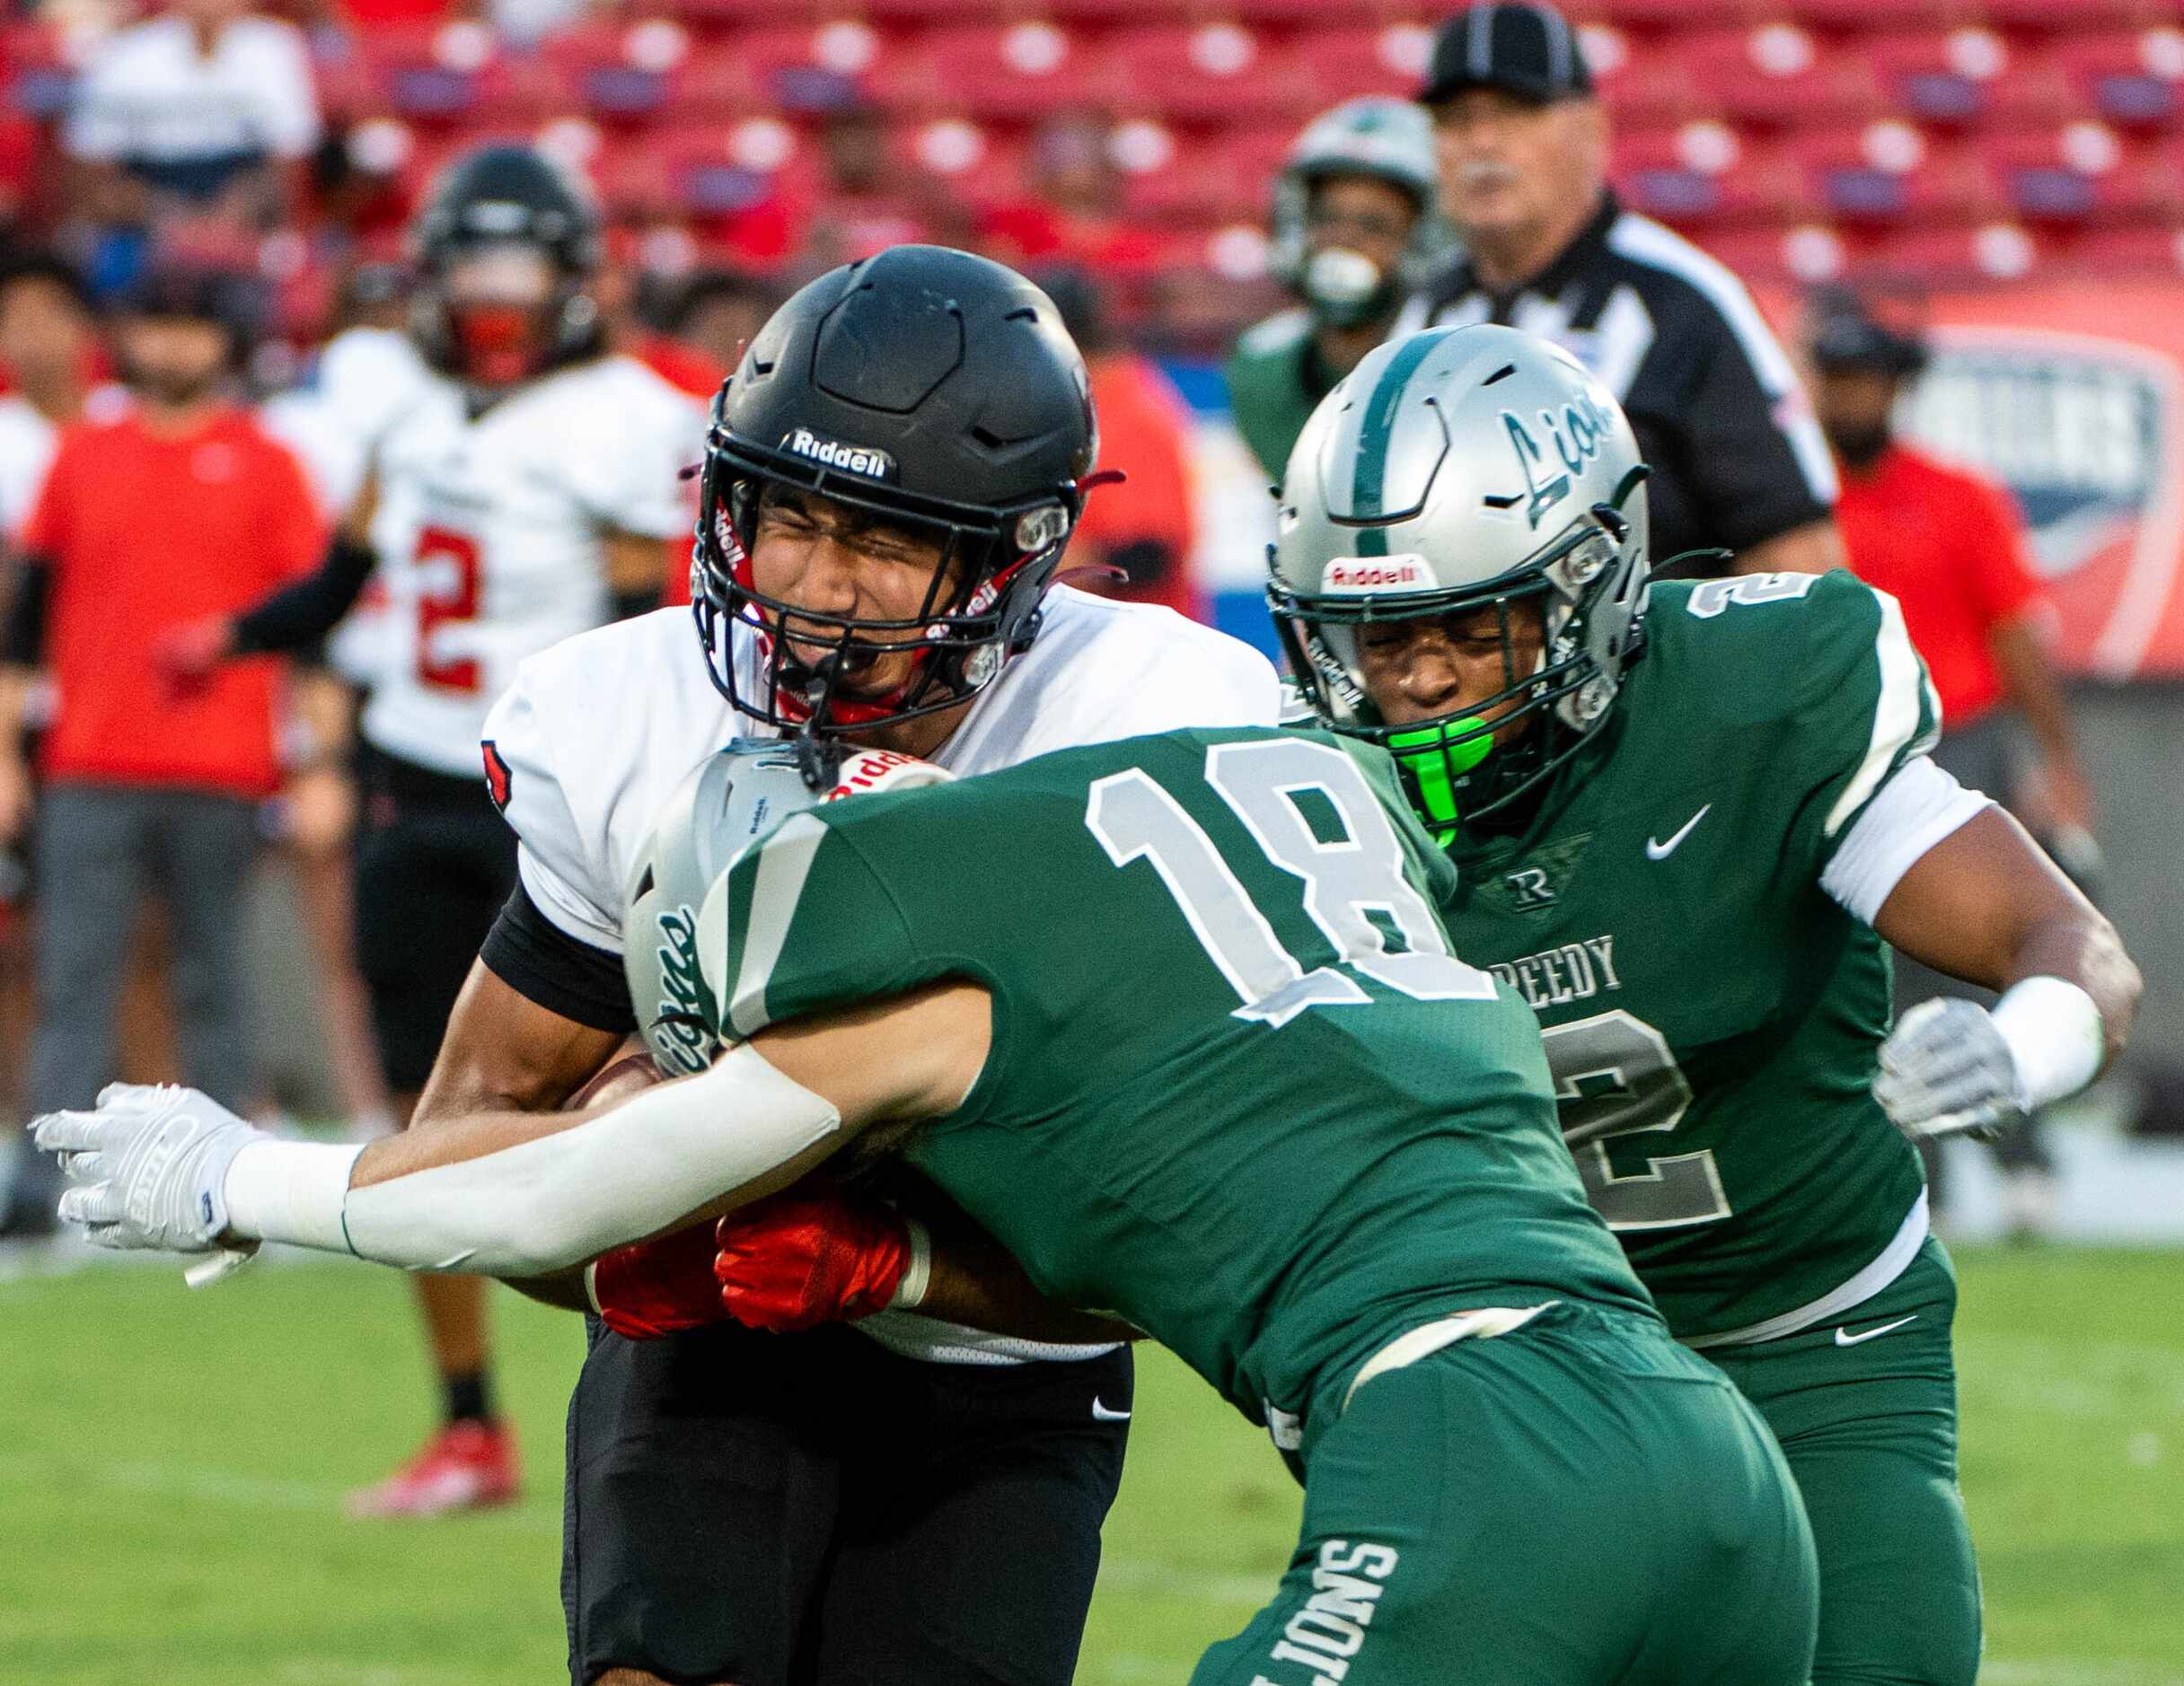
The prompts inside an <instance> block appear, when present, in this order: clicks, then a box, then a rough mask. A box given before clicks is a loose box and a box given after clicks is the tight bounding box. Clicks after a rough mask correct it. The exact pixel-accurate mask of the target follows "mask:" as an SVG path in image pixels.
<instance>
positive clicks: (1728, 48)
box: [1677, 23, 1879, 127]
mask: <svg viewBox="0 0 2184 1686" xmlns="http://www.w3.org/2000/svg"><path fill="white" fill-rule="evenodd" d="M1677 50H1678V52H1679V56H1680V57H1682V58H1683V61H1684V65H1685V68H1686V72H1687V74H1688V75H1689V76H1690V78H1691V82H1692V83H1693V84H1694V85H1695V87H1696V88H1697V89H1698V90H1699V91H1700V92H1702V94H1703V95H1704V97H1705V98H1706V100H1707V101H1710V102H1711V103H1712V104H1713V105H1714V106H1715V107H1716V109H1718V110H1722V112H1724V113H1726V114H1727V115H1728V116H1730V117H1731V118H1733V119H1736V120H1737V121H1739V122H1740V123H1748V124H1762V125H1766V126H1767V127H1792V126H1805V127H1818V126H1824V125H1827V124H1832V123H1841V122H1846V121H1849V120H1852V119H1857V118H1861V117H1866V116H1870V115H1871V114H1872V113H1873V111H1874V110H1876V108H1877V106H1878V104H1879V95H1878V92H1877V90H1876V88H1875V86H1874V83H1873V80H1872V76H1871V72H1870V71H1869V70H1868V69H1867V67H1866V65H1865V62H1864V59H1863V56H1862V55H1861V54H1860V53H1859V52H1858V51H1857V50H1856V49H1855V48H1847V49H1845V48H1840V47H1836V46H1834V45H1831V44H1830V43H1829V42H1828V41H1827V40H1826V39H1825V38H1823V37H1821V36H1818V35H1814V34H1812V33H1810V31H1805V30H1801V29H1799V28H1797V27H1796V26H1795V25H1794V24H1789V23H1769V24H1765V25H1762V26H1761V27H1760V28H1758V29H1755V30H1733V31H1721V32H1717V33H1713V34H1708V35H1701V36H1695V37H1692V38H1690V39H1689V40H1686V41H1685V42H1684V43H1683V44H1682V46H1681V47H1680V48H1678V49H1677Z"/></svg>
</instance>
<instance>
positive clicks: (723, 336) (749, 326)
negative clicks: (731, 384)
mask: <svg viewBox="0 0 2184 1686" xmlns="http://www.w3.org/2000/svg"><path fill="white" fill-rule="evenodd" d="M781 296H782V295H781V292H780V289H779V288H778V287H776V286H774V285H772V284H771V283H770V282H768V281H765V280H764V279H762V278H761V277H757V276H752V275H744V274H741V273H740V272H738V271H736V270H734V269H693V270H692V271H691V273H690V274H689V275H687V276H685V277H683V278H682V285H680V286H679V287H678V288H677V289H676V291H675V295H674V301H673V303H671V304H670V305H669V306H668V308H667V312H666V317H665V322H664V323H663V326H664V327H665V329H666V330H667V332H668V333H670V334H671V335H673V336H674V338H675V339H676V340H678V341H679V342H681V343H682V345H685V346H689V347H692V348H693V349H694V350H696V351H697V352H698V353H700V355H701V356H704V357H705V359H706V360H707V361H708V362H709V363H710V364H712V366H713V367H714V368H716V369H718V371H719V373H718V375H716V376H715V377H714V380H713V389H714V390H717V389H718V387H719V385H720V382H722V381H723V380H726V379H727V373H728V371H729V370H731V369H733V368H734V367H735V365H736V364H738V363H740V362H742V361H743V355H744V347H745V346H747V345H749V344H750V343H751V341H752V338H753V336H755V335H756V334H757V332H758V330H759V329H761V328H762V327H763V326H764V325H765V321H766V319H767V318H768V317H769V316H771V315H772V314H773V312H774V311H775V310H776V309H777V308H779V305H780V303H781ZM703 396H704V397H705V398H706V399H707V400H711V398H712V396H713V391H712V390H709V391H706V392H705V393H704V395H703Z"/></svg>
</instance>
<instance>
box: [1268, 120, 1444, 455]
mask: <svg viewBox="0 0 2184 1686" xmlns="http://www.w3.org/2000/svg"><path fill="white" fill-rule="evenodd" d="M1433 195H1434V178H1433V131H1432V128H1431V126H1430V125H1429V124H1428V123H1427V121H1426V118H1425V113H1424V112H1423V111H1422V110H1419V109H1418V107H1416V106H1414V105H1413V104H1411V103H1410V102H1409V101H1404V100H1383V99H1368V100H1352V101H1349V103H1347V104H1345V105H1339V106H1337V107H1335V109H1334V110H1332V111H1329V112H1327V113H1325V115H1324V116H1321V117H1319V118H1317V119H1314V121H1313V122H1312V123H1311V124H1310V125H1309V126H1308V127H1307V128H1306V129H1305V131H1304V133H1303V134H1302V135H1300V136H1298V140H1297V145H1295V147H1294V148H1292V149H1291V151H1290V156H1289V162H1288V163H1287V164H1285V165H1284V166H1283V168H1282V171H1281V179H1280V180H1278V181H1276V183H1275V184H1274V244H1273V260H1272V268H1273V271H1274V273H1275V275H1276V276H1277V277H1280V279H1281V281H1282V283H1283V284H1284V285H1286V286H1288V288H1289V289H1290V292H1292V293H1294V294H1296V295H1297V296H1298V297H1299V299H1301V300H1302V301H1303V302H1304V303H1303V307H1302V308H1301V309H1299V310H1290V311H1284V312H1281V314H1280V315H1279V316H1270V317H1268V318H1267V319H1266V320H1265V321H1263V322H1260V323H1259V324H1257V325H1256V326H1255V327H1253V328H1251V329H1246V332H1245V334H1244V337H1243V338H1241V339H1240V340H1238V341H1237V347H1236V350H1235V352H1234V354H1233V355H1231V356H1230V357H1229V359H1228V367H1227V370H1226V371H1225V373H1227V375H1228V401H1229V404H1230V406H1231V407H1232V408H1233V409H1234V411H1235V413H1236V425H1237V429H1238V431H1239V432H1241V433H1242V434H1243V435H1244V441H1245V443H1246V444H1248V445H1249V446H1250V447H1251V450H1252V454H1253V455H1255V457H1257V458H1258V459H1259V463H1260V466H1261V467H1263V468H1264V469H1265V470H1266V472H1267V476H1268V478H1269V479H1274V480H1279V479H1281V474H1282V470H1283V469H1284V468H1285V467H1286V466H1287V465H1288V462H1289V457H1290V446H1291V445H1293V444H1295V443H1297V435H1299V434H1300V433H1302V432H1303V431H1304V425H1305V423H1306V422H1307V421H1308V420H1309V419H1310V418H1311V415H1312V411H1313V408H1315V407H1316V406H1317V404H1318V402H1319V400H1321V399H1323V398H1325V396H1326V395H1327V394H1328V393H1329V392H1331V391H1334V383H1335V382H1337V381H1339V380H1341V379H1342V378H1343V376H1344V375H1345V374H1348V373H1350V372H1351V370H1352V369H1354V368H1356V367H1357V365H1358V364H1359V363H1360V361H1361V360H1362V359H1363V357H1364V356H1365V354H1366V353H1367V352H1369V351H1370V350H1371V349H1372V348H1373V347H1375V346H1377V345H1378V344H1379V343H1380V342H1381V341H1382V340H1383V339H1385V338H1387V330H1388V327H1389V325H1390V324H1391V323H1392V322H1394V321H1395V320H1396V312H1398V311H1400V310H1401V309H1402V308H1403V301H1404V296H1405V292H1406V290H1407V289H1409V288H1412V287H1416V286H1419V285H1422V284H1423V282H1424V281H1425V280H1426V278H1427V276H1428V273H1429V272H1430V271H1431V269H1432V268H1434V267H1436V266H1437V265H1438V264H1439V262H1440V260H1441V259H1442V258H1443V257H1444V256H1445V255H1446V254H1445V248H1446V246H1447V243H1448V240H1447V228H1446V224H1443V223H1442V222H1441V221H1440V217H1439V216H1438V215H1435V213H1434V208H1433Z"/></svg>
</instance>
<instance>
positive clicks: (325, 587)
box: [235, 533, 379, 655]
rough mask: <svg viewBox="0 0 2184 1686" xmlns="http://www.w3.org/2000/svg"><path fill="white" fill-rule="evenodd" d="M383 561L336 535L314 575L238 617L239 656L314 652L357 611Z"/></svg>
mask: <svg viewBox="0 0 2184 1686" xmlns="http://www.w3.org/2000/svg"><path fill="white" fill-rule="evenodd" d="M378 560H379V558H378V557H377V556H376V554H374V551H373V549H372V547H371V546H370V545H368V544H359V543H357V541H356V540H354V539H351V538H349V537H348V535H347V534H345V533H336V534H335V535H334V538H333V542H332V543H331V544H330V545H328V546H327V547H326V559H325V560H324V561H322V562H321V563H320V564H319V566H318V567H317V569H316V570H315V571H314V572H313V573H310V574H306V575H304V577H303V578H302V579H300V580H297V581H296V582H295V584H290V585H284V586H282V587H281V588H280V590H278V591H277V592H273V593H269V594H268V595H266V596H264V597H261V598H260V599H259V600H258V602H256V603H254V604H253V605H252V606H251V608H250V609H248V610H245V611H244V612H243V613H242V614H240V615H238V616H237V617H236V618H235V649H236V652H237V654H242V655H267V654H275V653H277V652H286V651H291V650H306V649H309V648H310V647H311V646H312V645H315V644H317V643H318V642H319V641H320V640H321V638H323V637H325V636H326V635H327V634H328V633H330V632H331V631H332V630H333V629H334V628H336V627H337V626H339V625H340V623H341V617H342V616H344V615H346V614H348V611H349V610H352V609H354V608H355V607H356V606H357V599H358V598H359V597H361V596H363V595H364V588H365V583H366V582H367V581H368V580H370V578H371V577H372V569H373V568H374V566H377V565H378Z"/></svg>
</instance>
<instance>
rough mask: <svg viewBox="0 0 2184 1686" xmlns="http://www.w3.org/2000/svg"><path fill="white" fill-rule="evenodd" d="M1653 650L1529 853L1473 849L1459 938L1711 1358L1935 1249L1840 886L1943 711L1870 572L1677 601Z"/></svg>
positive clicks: (1739, 585)
mask: <svg viewBox="0 0 2184 1686" xmlns="http://www.w3.org/2000/svg"><path fill="white" fill-rule="evenodd" d="M1645 625H1646V633H1647V638H1648V645H1647V649H1646V653H1645V656H1644V659H1643V660H1642V661H1641V662H1640V663H1638V664H1637V666H1636V667H1635V669H1634V670H1633V672H1632V673H1631V675H1630V677H1629V679H1628V680H1627V681H1626V683H1625V689H1624V692H1623V696H1622V698H1621V699H1620V701H1619V702H1618V704H1617V707H1616V713H1615V715H1614V716H1612V717H1611V719H1610V721H1609V723H1608V724H1607V726H1605V727H1604V728H1603V729H1602V732H1601V733H1600V736H1599V737H1598V740H1597V741H1596V742H1593V743H1590V744H1589V745H1587V746H1586V748H1585V749H1584V750H1583V751H1581V753H1580V755H1579V757H1578V758H1577V759H1576V760H1573V761H1572V764H1571V765H1570V766H1569V767H1567V768H1564V769H1563V771H1562V772H1561V773H1559V774H1557V775H1555V776H1554V780H1553V782H1552V783H1551V784H1550V786H1549V787H1548V790H1547V794H1546V798H1545V800H1544V801H1543V802H1542V803H1541V804H1540V808H1539V811H1538V812H1537V814H1536V815H1535V816H1534V817H1533V818H1532V819H1531V820H1530V821H1529V822H1528V828H1527V830H1525V831H1524V832H1523V833H1522V834H1521V835H1506V834H1505V835H1501V836H1496V835H1493V834H1492V833H1491V832H1489V833H1482V834H1480V835H1476V836H1471V835H1459V836H1458V838H1457V839H1456V841H1455V842H1454V844H1453V845H1452V846H1451V856H1452V858H1453V859H1454V861H1455V863H1456V865H1457V869H1458V885H1457V891H1456V893H1455V895H1454V896H1453V897H1451V898H1450V899H1449V900H1446V901H1444V902H1443V904H1442V907H1441V913H1442V918H1443V919H1444V920H1445V921H1446V922H1447V924H1448V926H1449V932H1450V935H1452V936H1453V937H1454V939H1455V945H1456V949H1457V953H1460V954H1462V955H1463V956H1464V957H1465V958H1466V960H1469V961H1471V962H1474V963H1475V964H1479V965H1485V966H1489V967H1491V968H1492V970H1493V971H1495V972H1496V973H1497V975H1499V976H1500V977H1502V979H1505V980H1507V981H1509V982H1511V983H1513V984H1514V985H1515V986H1516V987H1517V988H1518V989H1519V991H1521V992H1522V994H1523V995H1524V997H1525V999H1526V1000H1527V1001H1528V1002H1529V1003H1530V1004H1531V1005H1532V1006H1533V1008H1534V1010H1535V1011H1537V1013H1538V1014H1539V1018H1540V1023H1541V1024H1542V1026H1543V1027H1544V1029H1545V1031H1546V1050H1547V1063H1548V1064H1549V1066H1550V1067H1553V1069H1554V1078H1555V1084H1556V1093H1557V1095H1558V1098H1559V1100H1560V1102H1561V1106H1562V1120H1563V1134H1564V1137H1565V1138H1566V1139H1567V1140H1568V1141H1569V1143H1570V1145H1571V1147H1572V1150H1573V1152H1574V1155H1575V1156H1576V1159H1577V1161H1578V1164H1579V1167H1580V1169H1581V1172H1582V1173H1583V1175H1584V1178H1585V1183H1586V1187H1587V1190H1588V1192H1589V1193H1590V1196H1591V1198H1592V1201H1593V1204H1594V1206H1595V1207H1598V1210H1599V1211H1600V1213H1601V1215H1602V1216H1605V1217H1606V1218H1607V1220H1608V1221H1609V1223H1610V1225H1612V1226H1613V1227H1614V1228H1615V1230H1616V1233H1617V1234H1618V1236H1619V1238H1620V1239H1621V1240H1622V1242H1623V1244H1624V1247H1625V1250H1626V1251H1628V1253H1629V1254H1630V1258H1631V1261H1632V1262H1633V1263H1634V1265H1635V1266H1636V1267H1637V1269H1638V1274H1639V1276H1640V1277H1641V1278H1642V1279H1643V1280H1644V1282H1645V1284H1646V1286H1648V1287H1650V1288H1651V1290H1652V1292H1653V1296H1654V1298H1655V1300H1656V1301H1657V1302H1658V1303H1659V1304H1660V1309H1661V1312H1662V1314H1663V1315H1665V1316H1666V1317H1667V1318H1668V1320H1669V1327H1670V1328H1671V1329H1673V1330H1675V1331H1676V1333H1677V1334H1678V1336H1679V1337H1681V1338H1683V1339H1687V1340H1697V1341H1700V1342H1701V1343H1702V1344H1703V1343H1704V1340H1705V1339H1706V1338H1708V1337H1711V1336H1718V1335H1722V1334H1735V1335H1739V1336H1741V1337H1745V1338H1749V1336H1750V1334H1751V1332H1752V1331H1754V1330H1755V1329H1758V1330H1760V1331H1761V1332H1765V1330H1764V1326H1765V1325H1766V1324H1767V1323H1768V1322H1770V1321H1772V1320H1775V1319H1778V1318H1784V1317H1786V1316H1787V1315H1788V1314H1790V1313H1794V1312H1797V1311H1799V1310H1800V1309H1801V1308H1805V1307H1809V1306H1811V1305H1813V1304H1814V1303H1815V1302H1818V1301H1820V1300H1822V1299H1823V1298H1825V1297H1826V1296H1827V1295H1830V1294H1831V1293H1833V1292H1834V1291H1835V1290H1836V1289H1837V1288H1839V1287H1842V1286H1844V1285H1845V1283H1847V1282H1849V1281H1851V1280H1852V1278H1855V1277H1856V1276H1857V1275H1858V1274H1859V1273H1860V1272H1861V1271H1863V1270H1866V1269H1869V1267H1871V1268H1875V1269H1880V1268H1882V1266H1880V1265H1877V1262H1876V1261H1883V1260H1884V1259H1885V1258H1887V1257H1893V1256H1894V1254H1895V1253H1897V1252H1901V1251H1903V1250H1904V1249H1905V1247H1907V1246H1908V1247H1912V1248H1915V1246H1916V1244H1917V1239H1918V1238H1917V1236H1916V1235H1915V1234H1909V1233H1908V1232H1909V1230H1910V1229H1911V1228H1912V1227H1914V1226H1915V1218H1914V1207H1915V1205H1916V1203H1917V1201H1918V1198H1919V1192H1920V1188H1921V1177H1920V1171H1919V1165H1918V1159H1917V1155H1915V1153H1914V1152H1913V1151H1912V1149H1911V1148H1910V1146H1908V1144H1907V1143H1906V1142H1905V1140H1904V1138H1903V1137H1901V1136H1900V1135H1899V1134H1898V1132H1897V1131H1896V1129H1895V1128H1892V1127H1891V1126H1890V1124H1889V1121H1888V1119H1887V1118H1886V1117H1885V1116H1884V1115H1883V1114H1882V1112H1881V1111H1880V1107H1879V1106H1878V1105H1877V1104H1875V1102H1874V1101H1873V1097H1872V1093H1871V1083H1872V1078H1873V1073H1874V1066H1875V1050H1876V1049H1878V1047H1879V1045H1880V1041H1881V1039H1882V1037H1883V1036H1884V1035H1885V1034H1886V1032H1887V1030H1888V1025H1889V962H1888V958H1887V953H1886V950H1885V947H1884V945H1883V944H1882V943H1881V941H1880V938H1879V937H1878V936H1876V935H1874V934H1873V932H1872V931H1871V929H1870V928H1869V927H1868V926H1865V925H1864V924H1863V922H1861V921H1860V920H1859V919H1857V918H1854V916H1852V915H1851V914H1850V913H1848V912H1846V911H1845V909H1843V908H1842V907H1840V906H1839V905H1837V903H1836V901H1835V900H1832V899H1831V898H1830V897H1829V896H1828V895H1827V892H1826V891H1823V890H1822V888H1821V885H1820V878H1821V874H1823V873H1824V872H1825V871H1826V870H1827V865H1828V863H1829V861H1830V860H1831V859H1832V858H1833V856H1834V853H1835V850H1836V847H1838V846H1839V845H1840V844H1841V843H1842V842H1843V840H1844V839H1845V837H1846V836H1847V835H1848V834H1849V832H1850V830H1851V828H1852V826H1853V825H1854V822H1855V821H1856V820H1857V818H1858V816H1859V815H1860V814H1861V813H1862V812H1863V811H1864V808H1865V804H1866V803H1868V802H1870V801H1871V798H1872V796H1873V795H1874V793H1875V792H1876V791H1878V790H1879V789H1880V787H1881V786H1883V785H1884V784H1885V783H1886V782H1887V780H1888V778H1889V776H1890V775H1892V774H1893V773H1894V772H1895V771H1896V770H1897V769H1898V768H1900V767H1901V766H1903V765H1904V763H1905V762H1907V760H1911V759H1912V758H1913V757H1915V756H1917V755H1920V754H1923V753H1924V752H1925V751H1926V750H1927V749H1928V748H1929V747H1931V745H1932V743H1933V739H1934V735H1935V733H1936V732H1937V730H1938V727H1939V720H1940V714H1939V708H1938V706H1937V705H1936V703H1935V701H1934V698H1933V689H1932V687H1931V685H1930V684H1929V683H1928V682H1927V680H1926V675H1925V670H1924V666H1923V664H1922V663H1920V661H1919V659H1918V656H1917V654H1915V652H1914V651H1913V649H1912V647H1911V644H1910V641H1909V639H1908V638H1907V637H1906V636H1905V633H1904V627H1903V617H1902V614H1901V612H1900V611H1899V610H1898V608H1897V607H1896V603H1895V601H1894V600H1893V599H1891V598H1887V597H1883V596H1881V595H1880V594H1879V593H1875V592H1873V591H1872V590H1871V589H1870V588H1869V587H1867V586H1865V585H1863V584H1860V583H1859V582H1858V581H1857V580H1856V579H1854V578H1853V577H1852V576H1851V575H1848V574H1846V573H1842V572H1839V571H1838V572H1836V573H1833V574H1829V575H1824V576H1820V577H1818V578H1816V577H1814V576H1812V575H1754V576H1749V577H1746V578H1742V579H1728V580H1715V581H1708V582H1704V583H1693V582H1678V583H1660V584H1655V585H1654V586H1653V588H1652V602H1651V610H1650V611H1649V613H1648V614H1647V617H1646V622H1645ZM1892 1249H1893V1251H1892Z"/></svg>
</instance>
